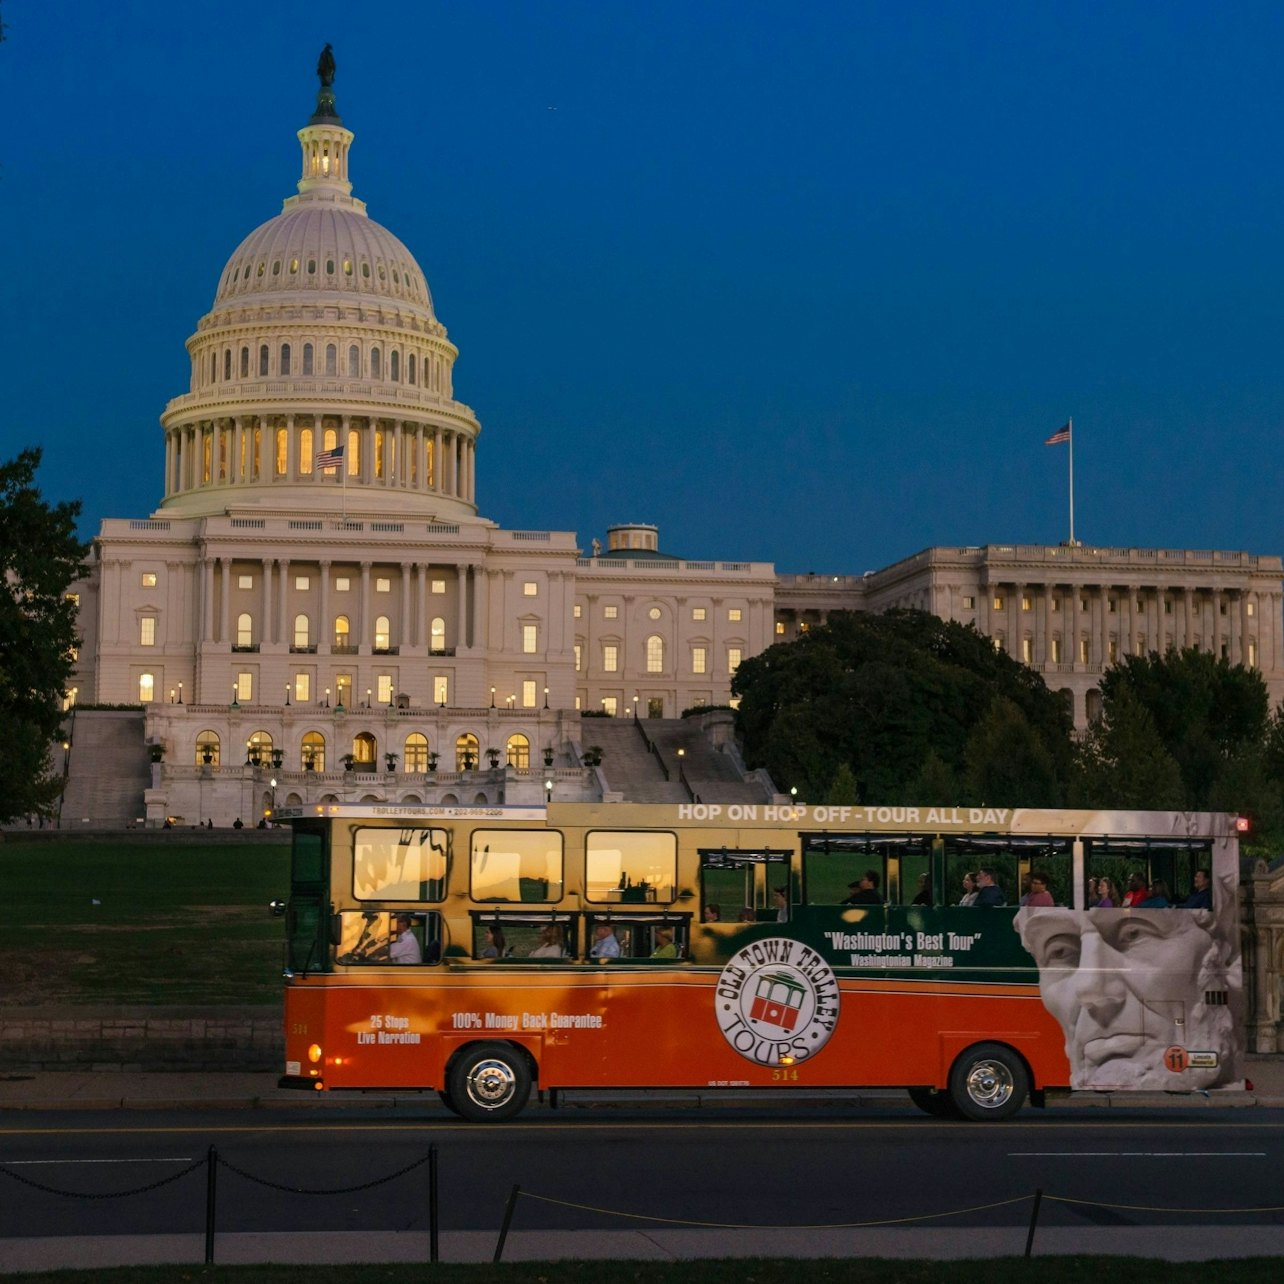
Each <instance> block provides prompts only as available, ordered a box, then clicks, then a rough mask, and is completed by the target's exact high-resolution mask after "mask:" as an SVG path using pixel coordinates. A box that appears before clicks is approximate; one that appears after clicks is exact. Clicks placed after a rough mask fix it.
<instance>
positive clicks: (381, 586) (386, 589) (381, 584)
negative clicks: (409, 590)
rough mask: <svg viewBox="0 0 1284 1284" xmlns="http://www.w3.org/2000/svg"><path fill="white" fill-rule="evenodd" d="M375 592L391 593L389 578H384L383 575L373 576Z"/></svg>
mask: <svg viewBox="0 0 1284 1284" xmlns="http://www.w3.org/2000/svg"><path fill="white" fill-rule="evenodd" d="M375 592H376V593H391V592H392V581H391V580H390V579H386V578H384V577H383V576H376V577H375Z"/></svg>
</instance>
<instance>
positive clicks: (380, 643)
mask: <svg viewBox="0 0 1284 1284" xmlns="http://www.w3.org/2000/svg"><path fill="white" fill-rule="evenodd" d="M391 645H392V624H391V622H390V621H389V619H388V617H387V616H386V615H381V616H379V617H378V618H377V619H376V620H375V635H374V649H375V650H376V651H386V650H387V649H388V648H389V647H390V646H391Z"/></svg>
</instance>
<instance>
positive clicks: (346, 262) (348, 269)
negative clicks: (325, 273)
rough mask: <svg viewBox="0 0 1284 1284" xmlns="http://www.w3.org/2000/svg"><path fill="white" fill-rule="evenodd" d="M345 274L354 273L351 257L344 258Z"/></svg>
mask: <svg viewBox="0 0 1284 1284" xmlns="http://www.w3.org/2000/svg"><path fill="white" fill-rule="evenodd" d="M343 275H344V276H351V275H352V260H351V259H344V260H343Z"/></svg>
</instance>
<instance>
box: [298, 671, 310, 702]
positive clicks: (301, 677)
mask: <svg viewBox="0 0 1284 1284" xmlns="http://www.w3.org/2000/svg"><path fill="white" fill-rule="evenodd" d="M294 698H295V700H296V701H298V703H299V704H307V702H308V701H309V700H311V699H312V675H311V674H308V673H296V674H295V675H294Z"/></svg>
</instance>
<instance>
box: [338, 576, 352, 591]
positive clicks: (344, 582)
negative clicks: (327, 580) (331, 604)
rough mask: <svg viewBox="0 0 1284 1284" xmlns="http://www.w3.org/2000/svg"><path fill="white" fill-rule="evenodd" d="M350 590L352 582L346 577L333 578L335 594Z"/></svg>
mask: <svg viewBox="0 0 1284 1284" xmlns="http://www.w3.org/2000/svg"><path fill="white" fill-rule="evenodd" d="M351 589H352V581H351V580H350V579H349V578H348V577H347V576H346V575H339V576H336V577H335V581H334V591H335V592H336V593H347V592H350V591H351Z"/></svg>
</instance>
